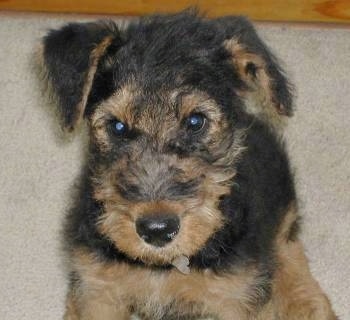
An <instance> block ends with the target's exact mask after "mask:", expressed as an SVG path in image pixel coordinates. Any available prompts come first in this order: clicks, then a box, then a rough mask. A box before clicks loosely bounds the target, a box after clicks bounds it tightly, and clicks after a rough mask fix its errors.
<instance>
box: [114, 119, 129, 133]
mask: <svg viewBox="0 0 350 320" xmlns="http://www.w3.org/2000/svg"><path fill="white" fill-rule="evenodd" d="M110 126H111V129H112V131H113V133H114V134H115V135H117V136H123V135H125V134H126V133H127V131H128V126H127V124H126V123H124V122H121V121H119V120H118V119H115V120H113V121H111V124H110Z"/></svg>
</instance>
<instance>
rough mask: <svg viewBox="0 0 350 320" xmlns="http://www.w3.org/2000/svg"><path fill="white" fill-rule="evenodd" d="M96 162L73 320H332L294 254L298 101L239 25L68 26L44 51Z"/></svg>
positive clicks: (77, 209) (78, 257) (73, 218)
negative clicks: (288, 127) (291, 153)
mask: <svg viewBox="0 0 350 320" xmlns="http://www.w3.org/2000/svg"><path fill="white" fill-rule="evenodd" d="M42 50H43V52H42V55H43V62H44V65H45V67H46V70H47V76H48V79H49V81H50V83H51V86H52V88H53V91H54V92H55V93H56V96H57V98H58V105H59V111H60V113H61V115H62V119H63V126H64V127H65V128H66V129H68V130H69V131H71V130H73V129H74V128H76V127H77V125H78V124H79V122H81V120H82V119H83V118H85V119H86V120H87V123H88V131H89V150H88V155H87V158H86V163H85V166H84V170H83V172H82V175H81V178H80V188H79V192H78V194H77V195H76V197H75V200H74V205H73V208H72V209H71V210H70V212H69V214H68V216H67V219H66V223H65V229H64V230H65V232H64V236H65V241H66V246H65V247H66V249H67V252H68V255H69V258H70V288H69V293H68V297H67V306H66V313H65V319H66V320H78V319H81V320H126V319H131V317H132V315H133V314H136V315H138V316H139V317H140V318H141V319H151V320H160V319H163V320H164V319H165V320H166V319H168V320H169V319H198V318H201V317H211V318H214V319H218V320H248V319H256V320H257V319H259V320H306V319H311V320H335V319H336V316H335V315H334V313H333V311H332V308H331V305H330V303H329V301H328V299H327V297H326V295H325V294H324V293H323V292H322V290H321V288H320V287H319V285H318V283H317V282H316V281H315V280H314V279H313V277H312V275H311V274H310V271H309V268H308V263H307V259H306V258H305V255H304V253H303V247H302V244H301V243H300V241H299V240H298V221H299V217H298V205H297V199H296V192H295V187H294V182H293V175H292V173H291V169H290V165H289V161H288V156H287V153H286V150H285V147H284V142H283V139H282V132H283V128H284V125H285V120H286V119H287V117H288V116H291V115H292V93H291V86H290V84H289V83H288V80H287V79H286V76H285V74H284V72H283V71H282V69H281V67H280V66H279V64H278V62H277V59H276V58H275V57H274V56H273V55H272V54H271V52H270V50H269V49H268V48H267V47H266V45H265V44H264V43H263V42H262V40H261V39H260V38H259V36H258V35H257V33H256V31H255V29H254V27H253V26H252V25H251V23H250V22H249V21H247V20H246V19H245V18H242V17H232V16H231V17H223V18H218V19H207V18H204V17H201V16H199V15H198V14H197V13H196V12H194V11H191V10H189V11H185V12H181V13H178V14H174V15H153V16H147V17H144V18H141V19H139V20H138V21H133V22H131V23H130V24H129V25H128V26H127V27H126V28H124V29H123V30H121V29H120V28H119V27H118V26H117V25H116V24H114V23H113V22H101V21H100V22H92V23H71V24H68V25H66V26H64V27H62V28H61V29H59V30H53V31H50V32H49V34H48V35H47V36H46V37H45V38H44V39H43V47H42Z"/></svg>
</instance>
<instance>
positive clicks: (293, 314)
mask: <svg viewBox="0 0 350 320" xmlns="http://www.w3.org/2000/svg"><path fill="white" fill-rule="evenodd" d="M296 219H297V214H296V210H295V209H294V208H293V209H290V210H289V212H288V214H287V215H286V217H285V219H284V222H283V224H282V228H281V229H280V232H279V235H278V238H277V260H278V268H277V271H276V274H275V277H274V284H273V303H274V308H275V313H276V318H277V319H280V320H336V319H337V318H336V316H335V314H334V312H333V310H332V307H331V304H330V302H329V300H328V298H327V296H326V295H325V294H324V293H323V291H322V289H321V288H320V286H319V284H318V283H317V281H316V280H315V279H314V278H313V276H312V274H311V272H310V269H309V265H308V261H307V258H306V256H305V254H304V248H303V245H302V243H301V242H300V240H298V239H290V233H291V230H292V228H293V227H294V225H295V221H296Z"/></svg>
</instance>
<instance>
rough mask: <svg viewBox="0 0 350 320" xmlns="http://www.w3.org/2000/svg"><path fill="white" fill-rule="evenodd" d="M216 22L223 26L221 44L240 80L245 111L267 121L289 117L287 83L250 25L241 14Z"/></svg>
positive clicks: (290, 90) (273, 57)
mask: <svg viewBox="0 0 350 320" xmlns="http://www.w3.org/2000/svg"><path fill="white" fill-rule="evenodd" d="M216 23H219V24H220V26H221V28H224V32H225V38H226V40H225V41H224V47H225V49H226V50H227V51H228V52H229V54H230V57H231V61H232V63H233V65H234V68H235V70H236V72H237V73H238V75H239V77H240V79H241V80H242V81H243V84H244V86H243V88H242V89H240V90H239V91H238V94H239V95H240V96H241V97H242V98H243V100H244V101H245V105H246V108H247V111H248V112H250V113H253V114H255V115H257V116H260V117H262V118H264V119H265V120H269V121H271V120H272V119H275V120H276V119H278V120H281V116H291V115H292V114H293V105H292V100H293V99H292V88H291V85H290V83H289V82H288V80H287V78H286V76H285V74H284V72H283V70H282V68H281V67H280V65H279V63H278V61H277V59H276V58H275V56H274V55H273V54H272V53H271V52H270V51H269V49H268V48H267V47H266V45H265V44H264V43H263V41H262V40H261V39H260V38H259V36H258V34H257V33H256V31H255V29H254V27H253V25H252V24H251V23H250V22H249V21H248V20H247V19H245V18H243V17H224V18H221V19H220V18H219V19H217V20H216ZM271 117H272V118H271ZM272 121H273V120H272Z"/></svg>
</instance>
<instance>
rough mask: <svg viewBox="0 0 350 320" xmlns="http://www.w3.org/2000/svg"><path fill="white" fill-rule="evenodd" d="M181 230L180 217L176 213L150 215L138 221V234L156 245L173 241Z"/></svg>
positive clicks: (160, 245) (161, 245)
mask: <svg viewBox="0 0 350 320" xmlns="http://www.w3.org/2000/svg"><path fill="white" fill-rule="evenodd" d="M179 230H180V219H179V218H178V217H177V216H176V215H175V214H157V215H149V216H144V217H141V218H139V219H137V221H136V231H137V233H138V235H139V236H140V237H141V238H142V239H143V240H144V241H145V242H147V243H148V244H151V245H153V246H155V247H163V246H165V245H166V244H167V243H169V242H171V241H172V240H173V239H174V238H175V237H176V235H177V233H178V232H179Z"/></svg>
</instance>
